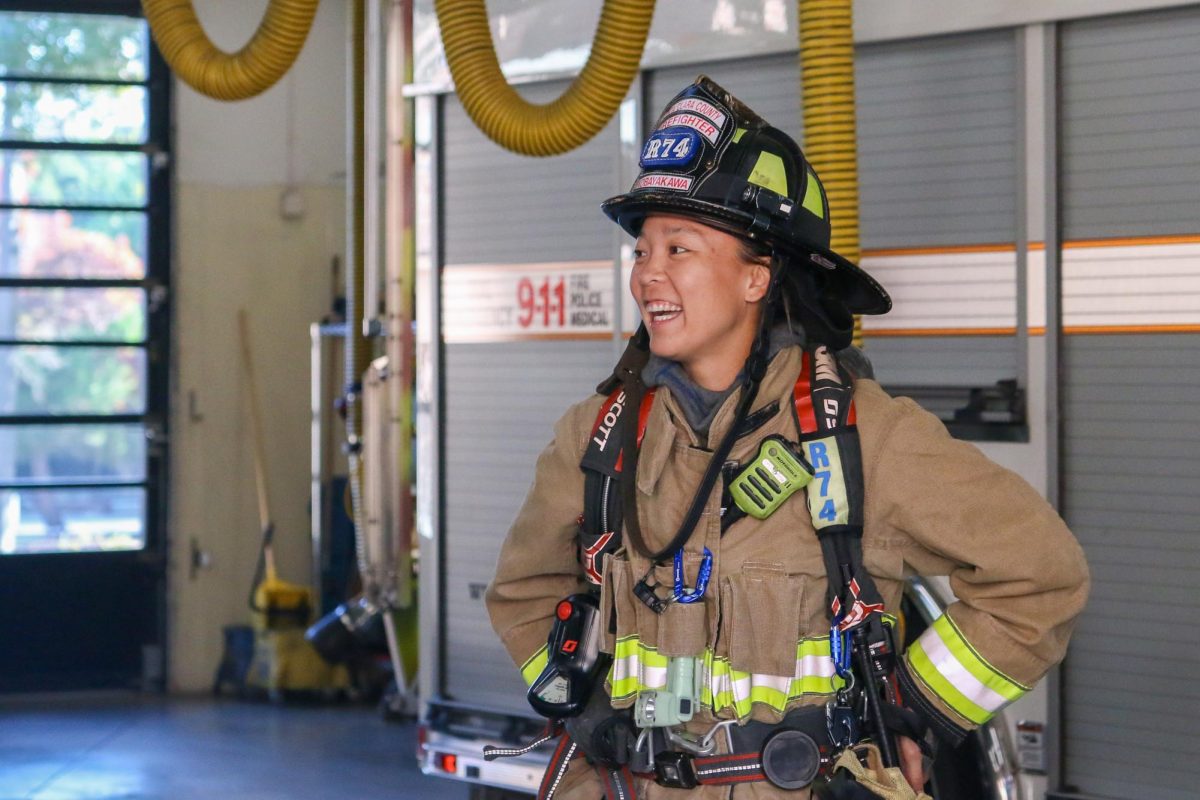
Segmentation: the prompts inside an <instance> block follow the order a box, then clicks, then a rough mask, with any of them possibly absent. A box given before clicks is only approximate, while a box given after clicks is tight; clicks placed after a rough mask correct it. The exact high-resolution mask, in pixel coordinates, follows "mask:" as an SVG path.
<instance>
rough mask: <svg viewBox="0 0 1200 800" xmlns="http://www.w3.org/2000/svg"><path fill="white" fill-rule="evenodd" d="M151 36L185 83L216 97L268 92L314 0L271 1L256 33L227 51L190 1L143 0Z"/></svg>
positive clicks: (303, 33)
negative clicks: (213, 37) (239, 46)
mask: <svg viewBox="0 0 1200 800" xmlns="http://www.w3.org/2000/svg"><path fill="white" fill-rule="evenodd" d="M142 11H143V13H145V15H146V21H147V22H148V23H149V24H150V30H151V32H152V33H153V34H154V41H155V42H156V43H157V44H158V49H159V50H161V51H162V54H163V58H165V59H166V61H167V63H168V64H170V66H171V69H172V71H174V73H175V74H176V75H178V76H179V77H180V79H182V80H183V81H184V82H185V83H187V85H188V86H191V87H192V88H193V89H195V90H196V91H198V92H200V93H201V94H205V95H208V96H209V97H212V98H215V99H217V100H245V99H246V98H248V97H253V96H255V95H256V94H259V93H261V92H264V91H266V90H267V89H269V88H271V87H272V86H274V85H275V83H276V82H277V81H278V80H279V79H280V78H282V77H283V75H284V73H286V72H287V71H288V69H289V68H291V66H292V62H294V61H295V60H296V56H297V55H298V54H299V53H300V48H301V47H303V46H304V40H305V39H306V38H308V31H309V28H311V27H312V21H313V15H314V14H316V11H317V0H271V4H270V5H269V6H268V7H267V11H266V14H264V15H263V20H262V22H261V23H260V24H259V26H258V30H257V31H255V32H254V36H253V37H252V38H251V39H250V41H249V42H248V43H247V44H246V46H245V47H243V48H242V49H241V50H239V51H237V52H236V53H233V54H230V53H226V52H224V51H222V50H220V49H218V48H217V47H216V45H214V44H213V43H212V42H211V41H210V40H209V38H208V35H207V34H205V32H204V28H203V26H201V25H200V20H199V19H197V18H196V10H195V9H194V8H193V7H192V0H142Z"/></svg>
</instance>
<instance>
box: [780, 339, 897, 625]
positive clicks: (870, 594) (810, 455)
mask: <svg viewBox="0 0 1200 800" xmlns="http://www.w3.org/2000/svg"><path fill="white" fill-rule="evenodd" d="M793 400H794V407H795V411H796V424H797V425H798V426H799V429H800V446H801V448H802V449H803V450H804V456H805V458H806V459H807V460H808V463H809V464H810V465H811V466H812V467H813V470H814V479H813V481H812V483H810V484H809V485H808V487H807V488H806V490H805V491H806V493H807V495H808V510H809V513H810V514H811V515H812V521H813V527H814V528H816V530H817V537H818V538H819V539H820V542H821V553H822V555H823V556H824V559H825V571H826V573H827V575H828V578H829V603H830V612H831V615H832V616H833V617H834V618H835V619H837V618H838V617H841V620H840V625H841V626H842V629H843V630H848V629H850V628H852V627H856V626H857V625H859V624H861V623H862V622H864V621H865V620H866V619H867V617H869V616H870V615H871V614H872V613H874V612H877V611H879V612H882V611H883V598H882V596H881V595H880V594H879V590H878V589H877V588H876V587H875V582H874V580H872V578H871V575H870V574H869V573H868V572H867V570H866V569H865V568H864V567H863V557H862V535H863V492H864V490H863V472H862V450H861V448H860V447H859V441H858V417H857V413H856V410H855V408H854V384H853V381H852V380H851V378H850V375H849V373H847V372H846V371H845V370H843V369H842V368H841V367H840V366H839V365H838V363H837V360H836V359H835V358H834V357H833V354H832V353H831V352H830V351H829V349H828V348H827V347H824V346H820V347H817V348H815V349H813V350H811V351H808V350H806V351H805V353H804V361H803V365H802V367H801V369H800V377H799V378H798V379H797V380H796V386H795V388H794V390H793Z"/></svg>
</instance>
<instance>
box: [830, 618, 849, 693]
mask: <svg viewBox="0 0 1200 800" xmlns="http://www.w3.org/2000/svg"><path fill="white" fill-rule="evenodd" d="M842 619H843V617H842V616H841V615H839V616H836V617H834V618H833V623H832V624H831V625H830V626H829V655H830V657H831V658H832V659H833V669H834V671H835V672H837V674H838V677H839V678H848V677H850V633H849V631H843V630H840V629H839V628H840V626H841V623H842Z"/></svg>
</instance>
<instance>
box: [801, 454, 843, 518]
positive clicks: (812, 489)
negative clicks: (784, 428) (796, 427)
mask: <svg viewBox="0 0 1200 800" xmlns="http://www.w3.org/2000/svg"><path fill="white" fill-rule="evenodd" d="M801 446H802V447H803V448H804V457H805V459H807V460H808V463H809V464H810V465H811V466H812V468H813V479H812V481H810V482H809V484H808V486H806V487H805V488H804V492H805V494H806V495H807V497H808V513H809V514H810V515H811V516H812V523H813V527H815V528H816V529H817V530H821V529H822V528H827V527H829V526H830V525H847V524H849V522H850V500H849V498H847V496H846V476H845V474H844V473H843V472H842V451H841V450H840V449H839V448H838V443H837V437H835V436H826V437H825V438H824V439H815V440H813V441H810V442H803V443H802V444H801Z"/></svg>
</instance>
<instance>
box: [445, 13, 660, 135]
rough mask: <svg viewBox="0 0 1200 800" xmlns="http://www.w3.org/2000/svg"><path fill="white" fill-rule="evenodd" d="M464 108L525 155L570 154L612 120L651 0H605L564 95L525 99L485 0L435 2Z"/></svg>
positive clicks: (637, 59) (638, 53)
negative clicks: (495, 36)
mask: <svg viewBox="0 0 1200 800" xmlns="http://www.w3.org/2000/svg"><path fill="white" fill-rule="evenodd" d="M434 7H435V9H436V11H437V17H438V24H439V25H440V26H441V30H442V43H443V45H444V47H445V49H446V61H447V62H448V63H449V65H450V74H451V75H452V76H453V77H454V85H455V89H456V91H457V92H458V96H459V99H460V100H461V101H462V104H463V108H465V109H466V111H467V114H468V115H469V116H470V117H471V119H472V120H474V122H475V124H476V125H477V126H478V127H479V129H480V130H482V131H483V132H484V133H485V134H486V135H487V137H488V138H489V139H491V140H492V141H494V142H496V144H498V145H500V146H501V147H504V148H506V149H508V150H512V151H514V152H516V153H520V154H522V155H527V156H553V155H559V154H561V153H566V152H568V151H570V150H573V149H575V148H576V147H579V146H580V145H581V144H583V143H584V142H586V141H588V140H589V139H591V138H592V137H593V136H595V135H596V134H597V133H599V132H600V130H601V129H602V128H603V127H604V126H605V125H606V124H608V121H609V120H610V119H612V116H613V114H615V113H616V111H617V108H618V107H619V106H620V105H621V101H622V100H624V99H625V94H626V92H628V91H629V86H630V84H632V83H633V79H634V77H635V76H636V75H637V73H638V66H639V64H640V63H641V60H642V48H643V47H644V46H645V44H646V35H647V34H648V33H649V32H650V19H651V17H653V16H654V0H604V8H603V10H602V11H601V12H600V24H599V25H598V26H597V27H596V37H595V39H594V40H593V42H592V51H591V53H590V54H589V55H588V60H587V63H586V64H584V66H583V70H582V71H581V72H580V73H579V75H578V76H577V77H576V78H575V81H574V82H573V83H572V84H571V86H570V88H568V89H567V90H566V91H565V92H564V93H563V94H562V96H561V97H559V98H558V99H557V100H554V101H553V102H551V103H548V104H546V105H535V104H533V103H529V102H526V101H525V100H524V99H522V98H521V96H520V95H518V94H517V93H516V91H515V90H514V89H513V88H512V87H511V86H509V85H508V81H507V80H506V79H505V77H504V74H503V73H502V72H501V71H500V62H499V60H498V59H497V58H496V48H495V45H494V43H493V41H492V31H491V29H490V28H489V27H488V18H487V8H486V6H485V4H484V0H435V3H434Z"/></svg>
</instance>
